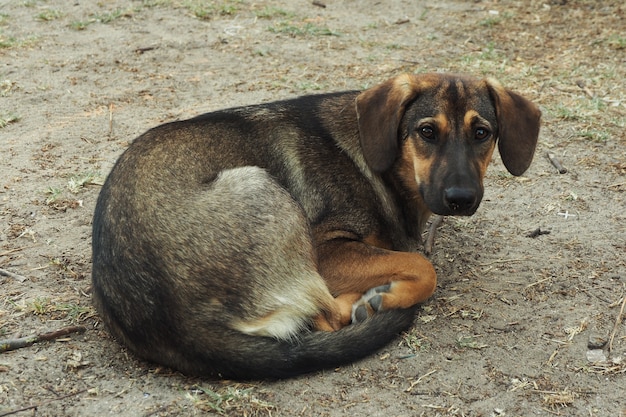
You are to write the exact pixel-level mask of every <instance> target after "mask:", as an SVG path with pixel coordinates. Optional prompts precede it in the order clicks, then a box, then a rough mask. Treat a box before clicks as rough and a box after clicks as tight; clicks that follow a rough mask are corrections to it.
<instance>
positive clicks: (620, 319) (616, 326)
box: [609, 296, 626, 353]
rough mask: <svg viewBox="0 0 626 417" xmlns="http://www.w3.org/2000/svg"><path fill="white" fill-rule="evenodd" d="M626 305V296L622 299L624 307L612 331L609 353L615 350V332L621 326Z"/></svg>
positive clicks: (620, 310)
mask: <svg viewBox="0 0 626 417" xmlns="http://www.w3.org/2000/svg"><path fill="white" fill-rule="evenodd" d="M624 307H626V296H624V299H623V300H622V307H621V308H620V309H619V314H618V315H617V318H616V319H615V324H614V325H613V331H612V332H611V337H610V338H609V353H611V351H612V350H613V339H615V334H617V329H618V328H619V325H620V323H621V322H622V318H623V317H624Z"/></svg>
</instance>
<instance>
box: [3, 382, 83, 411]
mask: <svg viewBox="0 0 626 417" xmlns="http://www.w3.org/2000/svg"><path fill="white" fill-rule="evenodd" d="M87 391H88V389H87V388H85V389H81V390H79V391H76V392H72V393H71V394H66V395H62V396H60V397H57V398H52V399H51V400H48V401H44V402H42V403H39V404H34V405H28V406H26V407H22V408H17V409H15V410H11V411H7V412H4V413H0V417H4V416H10V415H13V414H17V413H21V412H22V411H28V410H36V409H37V408H39V407H42V406H44V405H46V404H50V403H52V402H54V401H60V400H64V399H66V398H70V397H73V396H75V395H80V394H82V393H84V392H87Z"/></svg>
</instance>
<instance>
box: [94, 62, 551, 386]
mask: <svg viewBox="0 0 626 417" xmlns="http://www.w3.org/2000/svg"><path fill="white" fill-rule="evenodd" d="M540 117H541V112H540V110H539V109H538V108H537V107H536V105H534V104H533V103H532V102H530V101H529V100H527V99H525V98H523V97H522V96H521V95H519V94H517V93H515V92H513V91H510V90H508V89H505V88H504V87H502V86H501V85H500V84H499V83H498V82H497V81H495V80H491V79H484V80H479V79H475V78H472V77H468V76H461V75H444V74H421V75H409V74H404V75H399V76H397V77H395V78H392V79H390V80H388V81H385V82H383V83H381V84H379V85H376V86H374V87H372V88H369V89H367V90H365V91H362V92H359V91H348V92H339V93H330V94H320V95H311V96H304V97H299V98H295V99H291V100H286V101H279V102H273V103H269V104H261V105H254V106H248V107H238V108H232V109H228V110H222V111H217V112H213V113H208V114H204V115H201V116H198V117H195V118H192V119H189V120H185V121H176V122H172V123H167V124H164V125H161V126H159V127H156V128H154V129H152V130H149V131H148V132H146V133H144V134H143V135H141V136H140V137H139V138H137V139H136V140H135V141H134V142H133V143H132V144H131V145H130V146H129V148H128V149H127V150H126V151H125V152H124V153H123V154H122V156H121V157H120V158H119V160H118V161H117V163H116V164H115V166H114V168H113V169H112V171H111V173H110V174H109V176H108V178H107V180H106V181H105V183H104V185H103V187H102V190H101V192H100V195H99V197H98V201H97V204H96V209H95V215H94V219H93V242H92V243H93V286H92V291H93V300H94V304H95V306H96V309H97V311H98V312H99V314H100V316H101V318H102V320H103V321H104V323H105V324H106V325H107V327H108V329H109V330H110V332H111V333H112V334H113V335H114V336H115V338H117V339H118V340H119V341H120V342H122V343H123V344H125V345H126V346H127V347H128V348H129V349H130V350H131V351H132V352H134V353H135V354H136V355H138V356H139V357H141V358H144V359H146V360H149V361H153V362H156V363H159V364H162V365H165V366H168V367H170V368H173V369H176V370H179V371H181V372H183V373H186V374H191V375H205V376H217V377H222V378H230V379H266V378H270V379H273V378H284V377H290V376H294V375H298V374H302V373H306V372H311V371H315V370H318V369H323V368H329V367H336V366H339V365H342V364H345V363H349V362H351V361H355V360H357V359H359V358H362V357H365V356H366V355H369V354H371V353H373V352H374V351H376V350H377V349H380V348H381V347H383V346H384V345H386V344H387V343H388V342H389V341H391V340H392V339H393V338H394V337H396V336H397V335H398V334H399V333H400V332H402V331H404V330H406V329H407V328H408V327H409V326H411V325H412V323H413V320H414V314H415V311H416V308H417V307H416V306H418V305H419V304H420V303H422V302H424V301H425V300H427V299H428V298H429V297H430V296H431V295H432V294H433V292H434V291H435V287H436V274H435V270H434V267H433V266H432V264H431V263H430V262H429V261H428V260H427V259H426V258H424V257H423V256H422V255H420V254H419V253H417V252H416V250H417V249H418V248H419V245H420V242H421V239H420V237H421V233H422V230H423V228H424V225H425V223H426V221H427V219H428V218H429V216H430V215H431V214H432V213H436V214H438V215H442V216H452V215H458V216H469V215H472V214H473V213H474V212H475V211H476V209H477V208H478V206H479V204H480V202H481V199H482V196H483V177H484V175H485V171H486V169H487V165H488V164H489V162H490V161H491V159H492V153H493V151H494V149H495V147H496V145H497V146H498V149H499V153H500V156H501V159H502V161H503V163H504V166H505V167H506V168H507V170H508V171H509V172H510V173H511V174H513V175H521V174H522V173H523V172H524V171H526V169H527V168H528V167H529V165H530V163H531V161H532V158H533V154H534V151H535V147H536V144H537V138H538V134H539V127H540Z"/></svg>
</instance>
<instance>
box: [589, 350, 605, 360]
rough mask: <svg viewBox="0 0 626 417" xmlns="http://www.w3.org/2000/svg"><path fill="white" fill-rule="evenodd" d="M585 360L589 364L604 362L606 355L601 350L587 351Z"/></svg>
mask: <svg viewBox="0 0 626 417" xmlns="http://www.w3.org/2000/svg"><path fill="white" fill-rule="evenodd" d="M587 360H588V361H589V362H592V363H595V362H606V354H605V353H604V351H603V350H602V349H589V350H588V351H587Z"/></svg>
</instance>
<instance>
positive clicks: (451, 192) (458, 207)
mask: <svg viewBox="0 0 626 417" xmlns="http://www.w3.org/2000/svg"><path fill="white" fill-rule="evenodd" d="M443 202H444V205H445V206H446V208H447V209H448V210H449V211H450V213H451V214H452V215H457V216H458V215H461V216H463V215H466V216H469V215H471V214H474V212H475V211H476V209H477V208H478V203H479V197H478V193H477V192H476V190H474V189H472V188H462V187H450V188H446V189H445V190H444V192H443Z"/></svg>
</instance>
